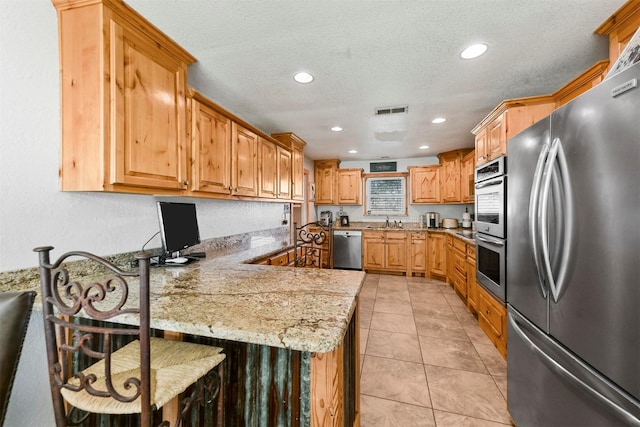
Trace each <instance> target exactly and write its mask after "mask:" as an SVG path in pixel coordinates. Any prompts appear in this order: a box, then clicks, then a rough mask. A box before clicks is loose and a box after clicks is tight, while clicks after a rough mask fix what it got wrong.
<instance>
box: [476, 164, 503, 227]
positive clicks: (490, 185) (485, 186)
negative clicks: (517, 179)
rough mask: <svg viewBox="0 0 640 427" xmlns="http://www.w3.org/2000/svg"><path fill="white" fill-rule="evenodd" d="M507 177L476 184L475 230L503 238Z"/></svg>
mask: <svg viewBox="0 0 640 427" xmlns="http://www.w3.org/2000/svg"><path fill="white" fill-rule="evenodd" d="M506 196H507V177H506V176H504V175H503V176H500V177H498V178H493V179H489V180H486V181H482V182H479V183H477V184H476V231H478V232H479V233H483V234H490V235H492V236H495V237H500V238H503V239H504V238H505V232H506V230H507V227H506V224H505V223H506V220H507V215H506V209H505V206H506Z"/></svg>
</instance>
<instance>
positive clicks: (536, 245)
mask: <svg viewBox="0 0 640 427" xmlns="http://www.w3.org/2000/svg"><path fill="white" fill-rule="evenodd" d="M548 154H549V144H548V143H545V144H544V145H543V146H542V149H541V150H540V155H539V156H538V163H537V164H536V169H535V173H534V175H533V184H532V186H531V195H530V196H529V240H530V242H531V252H532V253H533V262H534V264H535V266H536V273H537V274H538V285H539V286H540V291H541V292H542V297H543V298H545V299H546V298H547V289H546V287H545V278H544V270H543V268H542V262H541V260H540V257H541V250H540V239H539V230H538V229H539V224H540V221H539V219H538V205H539V203H540V186H541V184H542V172H543V169H544V165H545V163H546V161H547V156H548Z"/></svg>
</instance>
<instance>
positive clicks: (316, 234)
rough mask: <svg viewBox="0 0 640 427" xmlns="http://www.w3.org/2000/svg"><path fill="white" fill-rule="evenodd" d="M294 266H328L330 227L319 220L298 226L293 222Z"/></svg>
mask: <svg viewBox="0 0 640 427" xmlns="http://www.w3.org/2000/svg"><path fill="white" fill-rule="evenodd" d="M293 227H294V231H295V233H294V235H293V246H294V249H295V252H294V266H295V267H307V268H330V266H331V228H330V227H327V226H324V225H322V224H321V223H319V222H310V223H308V224H305V225H303V226H300V227H298V224H297V223H295V222H294V223H293Z"/></svg>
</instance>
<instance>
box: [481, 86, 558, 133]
mask: <svg viewBox="0 0 640 427" xmlns="http://www.w3.org/2000/svg"><path fill="white" fill-rule="evenodd" d="M554 102H555V99H554V98H553V95H539V96H530V97H527V98H514V99H505V100H504V101H502V102H501V103H500V104H498V106H497V107H496V108H494V109H493V111H491V112H490V113H489V114H488V115H487V116H486V117H485V118H484V119H482V121H481V122H480V123H478V124H477V125H476V126H475V127H474V128H473V129H471V133H472V134H474V135H478V134H479V133H480V131H481V130H482V129H484V128H485V127H487V126H488V125H489V124H490V123H491V122H493V121H494V120H495V119H497V118H498V117H499V116H500V115H501V114H502V113H504V112H505V111H507V110H509V109H511V108H515V107H528V106H531V105H539V104H546V103H554Z"/></svg>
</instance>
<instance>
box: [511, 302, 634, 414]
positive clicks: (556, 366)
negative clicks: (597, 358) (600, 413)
mask: <svg viewBox="0 0 640 427" xmlns="http://www.w3.org/2000/svg"><path fill="white" fill-rule="evenodd" d="M508 319H509V323H510V325H511V327H512V328H513V330H514V331H515V332H516V333H517V334H518V336H519V337H520V338H521V339H522V340H523V341H524V342H525V344H526V345H527V347H529V349H530V350H531V351H533V352H534V353H535V354H537V355H538V357H540V358H541V359H542V360H543V361H544V362H545V363H546V364H547V366H549V367H550V368H551V369H553V370H554V372H556V373H557V374H558V375H560V376H561V377H563V378H565V379H567V380H569V381H570V382H572V383H573V384H574V385H576V386H577V387H579V388H580V389H582V390H584V391H586V392H587V393H588V394H590V395H591V396H592V397H594V398H595V399H596V400H598V401H601V402H604V403H605V404H606V405H607V406H608V407H609V408H611V409H612V410H613V411H614V412H615V413H616V414H617V415H618V416H619V417H620V418H621V419H624V420H625V421H627V422H628V423H629V425H635V426H640V420H638V418H636V417H635V416H634V415H633V414H632V413H630V412H629V411H627V410H626V409H624V408H623V407H621V406H620V405H618V404H617V403H616V402H614V401H613V400H611V399H609V398H607V397H606V396H604V395H603V394H602V393H600V392H598V391H597V390H596V389H594V388H593V387H591V386H590V385H589V384H587V383H585V382H584V381H582V380H581V379H580V378H578V377H577V376H575V375H574V374H573V373H571V372H570V371H569V370H568V369H567V368H565V367H564V366H562V365H561V364H560V363H558V362H557V361H556V360H554V359H553V358H552V357H550V356H549V355H548V354H547V353H545V352H544V351H543V350H542V349H541V348H540V347H538V346H537V345H536V344H535V343H534V342H533V341H532V340H531V338H529V336H528V335H527V333H526V332H525V331H524V330H523V329H522V328H521V327H520V325H519V324H518V320H517V319H516V318H515V317H514V316H513V315H511V313H510V314H509V315H508Z"/></svg>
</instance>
